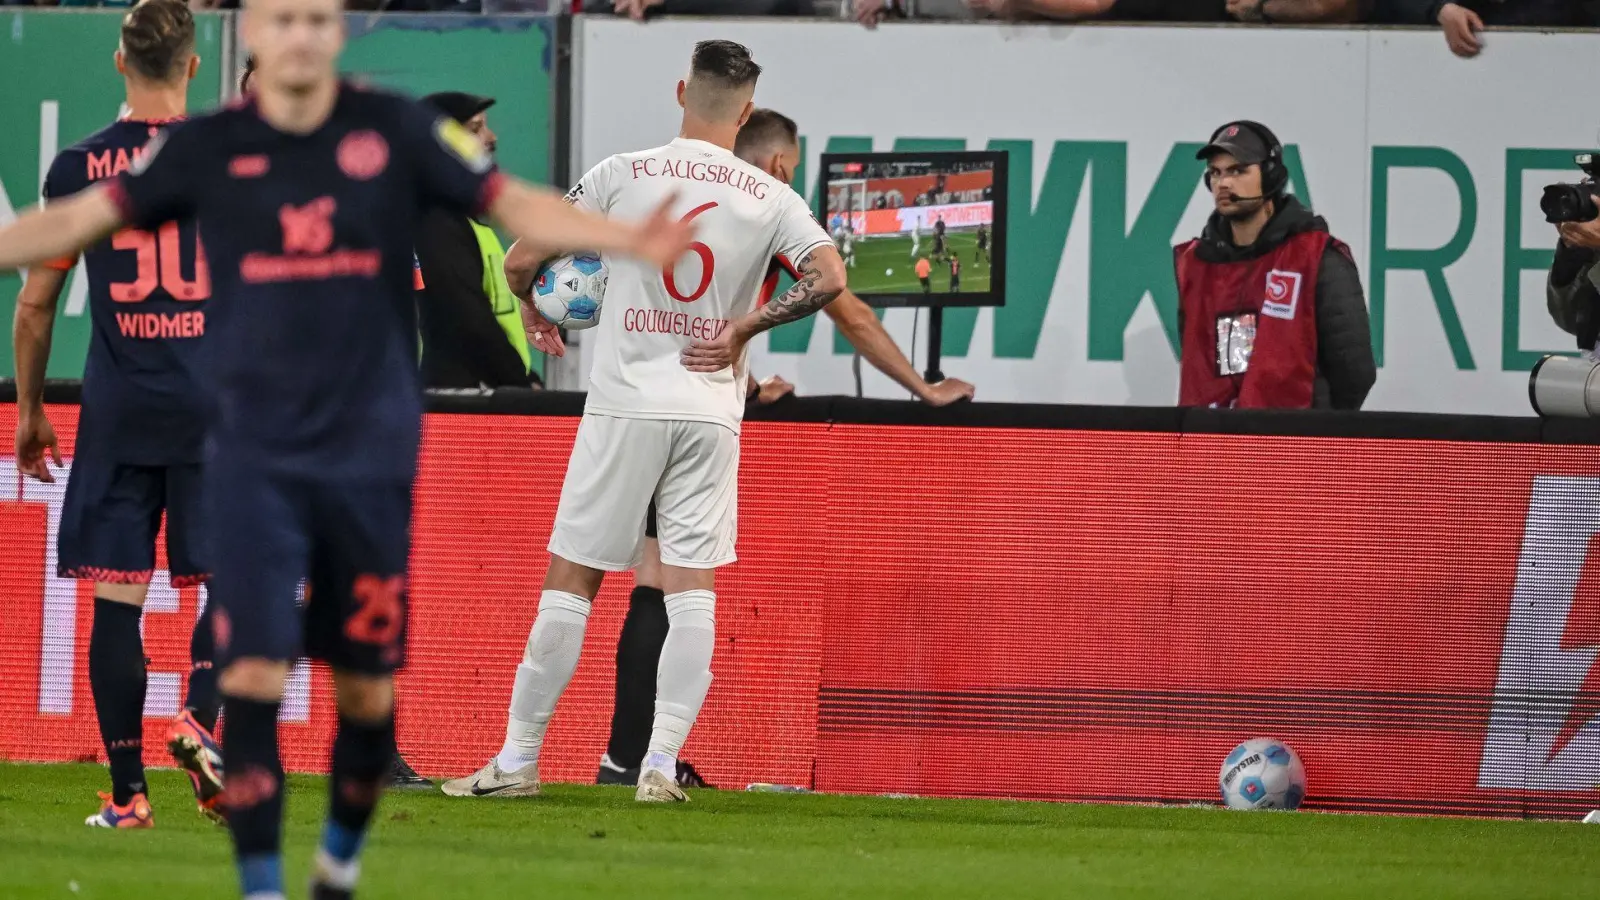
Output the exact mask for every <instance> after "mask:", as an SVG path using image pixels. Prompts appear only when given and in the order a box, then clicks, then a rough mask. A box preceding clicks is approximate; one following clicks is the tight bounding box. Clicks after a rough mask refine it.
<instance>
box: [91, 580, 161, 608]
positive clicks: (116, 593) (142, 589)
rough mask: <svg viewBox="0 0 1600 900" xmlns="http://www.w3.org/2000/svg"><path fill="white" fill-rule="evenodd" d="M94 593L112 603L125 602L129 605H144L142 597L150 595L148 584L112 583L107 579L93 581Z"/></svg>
mask: <svg viewBox="0 0 1600 900" xmlns="http://www.w3.org/2000/svg"><path fill="white" fill-rule="evenodd" d="M94 595H95V596H96V597H99V598H101V599H103V600H110V601H111V602H113V603H126V604H128V605H129V606H138V607H143V606H144V598H145V597H147V596H149V595H150V585H148V584H113V583H111V582H109V581H97V582H95V583H94Z"/></svg>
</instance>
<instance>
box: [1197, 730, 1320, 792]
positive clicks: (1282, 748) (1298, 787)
mask: <svg viewBox="0 0 1600 900" xmlns="http://www.w3.org/2000/svg"><path fill="white" fill-rule="evenodd" d="M1217 781H1218V784H1219V786H1220V787H1221V788H1222V802H1223V803H1226V804H1227V805H1228V808H1229V809H1295V808H1297V807H1299V806H1300V801H1302V800H1304V799H1305V798H1306V767H1305V766H1304V765H1302V764H1301V762H1300V757H1298V756H1296V755H1295V752H1294V751H1293V750H1291V749H1289V745H1288V744H1285V743H1284V742H1283V741H1276V740H1273V739H1271V738H1255V739H1253V740H1248V741H1245V742H1244V743H1242V744H1240V745H1239V746H1237V747H1235V748H1233V752H1232V753H1229V754H1228V758H1227V759H1224V760H1223V761H1222V771H1221V772H1220V773H1219V774H1218V776H1217Z"/></svg>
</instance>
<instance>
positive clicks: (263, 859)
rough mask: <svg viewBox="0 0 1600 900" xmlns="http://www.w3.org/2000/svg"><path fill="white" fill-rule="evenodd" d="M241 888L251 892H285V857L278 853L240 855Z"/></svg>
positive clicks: (246, 892)
mask: <svg viewBox="0 0 1600 900" xmlns="http://www.w3.org/2000/svg"><path fill="white" fill-rule="evenodd" d="M239 890H240V892H241V893H243V894H244V895H245V896H246V897H248V896H250V895H251V894H282V893H283V858H282V857H280V856H279V855H278V854H276V853H262V854H258V855H256V856H241V857H239Z"/></svg>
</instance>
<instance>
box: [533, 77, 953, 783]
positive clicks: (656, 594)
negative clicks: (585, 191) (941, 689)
mask: <svg viewBox="0 0 1600 900" xmlns="http://www.w3.org/2000/svg"><path fill="white" fill-rule="evenodd" d="M734 153H735V154H736V155H737V156H738V157H739V158H740V159H742V160H744V161H745V162H747V163H749V164H750V165H752V166H755V167H756V168H758V169H760V170H761V171H763V172H765V173H766V174H768V175H770V176H772V177H773V178H775V179H778V180H780V181H782V182H784V183H788V182H789V181H790V180H791V179H792V177H793V173H794V170H795V167H796V166H798V165H799V163H800V137H799V128H798V127H797V126H796V125H795V122H794V121H793V120H792V119H790V118H789V117H787V116H785V115H783V114H782V113H779V112H776V111H774V110H770V109H756V110H755V111H753V112H752V113H751V114H750V118H749V120H748V121H746V122H745V124H744V126H743V127H742V128H741V129H740V130H739V137H738V140H737V141H736V142H735V143H734ZM581 191H582V188H581V186H580V188H577V189H575V191H574V192H575V193H579V192H581ZM538 263H539V260H538V258H537V254H536V253H535V252H533V251H531V250H529V249H528V248H526V247H524V246H520V245H519V246H514V247H512V248H511V250H510V252H509V254H508V255H507V257H506V276H507V279H508V280H509V282H510V284H511V287H512V289H513V290H514V291H516V292H517V293H518V294H519V295H521V296H524V297H527V296H529V294H530V291H532V289H533V284H534V279H535V277H536V274H538V277H541V278H542V277H545V275H547V274H550V273H553V272H556V271H559V270H560V269H562V268H563V263H562V262H561V261H558V262H556V263H553V264H551V265H549V266H547V267H545V268H544V271H543V273H540V267H539V265H538ZM785 265H786V264H785V262H784V261H783V260H781V259H775V260H773V262H772V264H771V265H770V266H769V267H768V269H767V275H766V278H765V279H764V280H763V282H762V285H761V290H760V295H759V303H762V304H764V303H766V302H767V301H768V300H770V299H771V298H772V296H773V295H774V294H776V293H777V289H778V283H779V279H780V278H781V277H782V275H783V272H784V268H785ZM930 268H931V266H930V264H929V263H928V261H927V260H926V259H921V260H919V261H918V263H917V269H918V272H919V274H922V275H923V280H924V283H926V281H927V275H926V274H925V273H926V271H928V270H929V269H930ZM791 274H792V273H791ZM535 299H537V298H535ZM541 305H542V304H541ZM524 308H525V309H526V308H528V307H527V304H524ZM530 312H531V310H530ZM823 312H825V313H826V314H827V315H828V317H829V318H830V319H832V320H833V324H834V327H836V328H838V329H839V333H840V334H842V335H844V336H845V339H846V340H848V341H849V342H850V344H851V345H852V346H853V347H855V349H856V352H858V353H860V354H861V356H862V357H864V358H865V359H866V360H867V362H869V363H871V364H872V365H873V367H874V368H876V369H877V370H878V371H880V372H882V373H883V374H885V375H887V376H889V377H890V378H892V379H894V381H895V382H896V383H898V384H899V385H900V386H902V387H904V388H905V389H906V390H907V391H910V392H911V394H912V395H913V396H915V397H916V398H918V399H919V400H921V401H922V402H924V403H926V404H928V405H929V406H946V405H949V404H951V403H955V402H957V401H960V400H970V399H972V397H973V391H974V389H973V386H972V385H971V384H968V383H967V382H965V381H961V380H959V379H955V378H951V379H946V380H944V381H941V382H938V383H936V384H929V383H927V382H926V381H924V380H923V378H922V376H921V375H920V374H918V373H917V370H916V368H915V367H914V366H913V365H912V364H911V361H910V360H908V359H907V358H906V355H905V354H904V353H902V352H901V350H900V348H899V346H897V345H896V344H895V342H894V338H892V337H891V336H890V335H889V332H888V331H887V330H885V329H884V327H883V322H882V321H881V320H880V319H879V318H878V317H877V316H876V315H875V314H874V313H873V311H872V308H871V307H870V306H868V305H867V303H866V301H864V300H862V299H861V298H860V297H857V296H856V295H855V294H853V293H851V292H850V291H849V290H848V289H846V290H845V291H844V292H843V293H841V294H840V295H839V297H838V298H837V299H835V300H834V301H833V302H832V303H829V304H828V305H827V306H826V307H824V308H823ZM608 314H609V313H603V314H602V315H608ZM581 327H587V326H581ZM539 333H542V334H544V337H543V338H542V339H540V340H536V341H535V345H536V346H539V347H540V348H541V349H543V350H545V352H547V353H551V354H552V355H556V356H560V355H563V354H564V353H565V352H566V351H565V346H564V345H563V344H562V343H561V341H560V334H559V333H558V332H556V331H554V330H549V329H547V330H545V331H543V332H536V336H537V335H538V334H539ZM793 389H794V386H793V385H791V384H789V383H788V382H787V381H784V380H783V379H782V378H780V377H778V376H776V375H774V376H771V377H769V378H767V379H766V380H764V381H762V382H760V383H759V384H758V383H757V382H756V380H755V378H754V377H753V376H749V377H748V380H747V382H746V393H747V397H748V398H749V399H750V400H753V401H756V402H760V403H771V402H773V401H775V400H777V399H779V398H781V397H782V396H784V395H785V394H787V393H789V392H791V391H792V390H793ZM647 519H648V521H647V522H646V525H645V541H644V551H643V557H642V561H641V563H640V564H639V566H638V568H636V569H635V570H634V588H633V593H632V595H631V596H630V598H629V604H628V616H627V619H626V620H625V622H624V624H623V626H622V634H621V636H620V637H619V638H618V642H617V687H616V691H617V692H616V700H615V706H614V707H613V709H612V714H611V738H610V741H609V742H608V743H607V746H606V753H605V755H604V756H602V757H601V760H600V768H599V774H598V776H597V779H596V780H597V781H599V782H600V783H601V784H634V783H636V782H637V781H638V780H639V766H640V763H641V762H642V760H643V759H644V756H645V752H646V748H647V744H648V743H649V740H650V731H651V714H652V709H653V707H654V704H655V699H656V674H657V668H658V663H659V660H660V657H661V648H662V644H663V643H664V642H665V640H666V637H667V629H668V619H667V613H666V609H665V606H664V603H665V594H664V592H663V590H662V583H663V582H662V569H661V556H660V549H659V544H658V543H657V527H656V526H657V523H656V521H655V516H654V510H653V509H652V510H651V511H650V515H649V516H648V517H647ZM677 776H678V781H679V784H680V785H682V786H685V787H692V786H694V785H695V784H697V783H699V782H698V775H697V773H696V772H695V771H694V768H693V767H692V766H689V765H688V764H687V763H682V764H680V765H679V766H678V772H677Z"/></svg>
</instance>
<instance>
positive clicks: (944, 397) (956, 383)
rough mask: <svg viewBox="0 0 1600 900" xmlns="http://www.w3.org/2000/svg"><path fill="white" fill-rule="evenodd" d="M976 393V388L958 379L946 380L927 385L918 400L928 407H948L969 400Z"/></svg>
mask: <svg viewBox="0 0 1600 900" xmlns="http://www.w3.org/2000/svg"><path fill="white" fill-rule="evenodd" d="M976 392H977V388H974V387H973V386H972V385H970V384H967V383H966V382H965V381H962V380H961V379H959V378H946V379H945V380H943V381H941V382H939V383H938V384H930V385H928V386H927V388H925V389H924V390H923V391H922V392H921V394H920V396H919V398H918V399H920V400H921V401H922V402H923V403H926V404H928V405H929V406H949V405H950V404H952V403H955V402H957V401H959V400H971V399H972V397H973V394H975V393H976Z"/></svg>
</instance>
